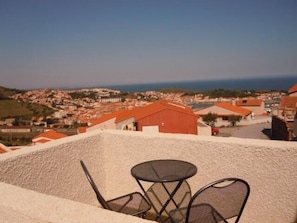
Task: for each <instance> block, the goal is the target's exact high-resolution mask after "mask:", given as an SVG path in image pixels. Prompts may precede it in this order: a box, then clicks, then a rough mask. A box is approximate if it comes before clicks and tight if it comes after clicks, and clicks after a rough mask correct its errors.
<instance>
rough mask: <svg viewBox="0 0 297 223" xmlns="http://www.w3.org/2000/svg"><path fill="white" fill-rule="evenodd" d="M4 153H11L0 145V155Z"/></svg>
mask: <svg viewBox="0 0 297 223" xmlns="http://www.w3.org/2000/svg"><path fill="white" fill-rule="evenodd" d="M6 152H11V150H10V149H9V148H7V147H6V146H5V145H3V144H2V143H0V153H6Z"/></svg>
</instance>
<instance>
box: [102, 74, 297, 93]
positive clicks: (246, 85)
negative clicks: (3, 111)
mask: <svg viewBox="0 0 297 223" xmlns="http://www.w3.org/2000/svg"><path fill="white" fill-rule="evenodd" d="M295 84H297V74H296V75H290V76H283V77H265V78H264V77H263V78H244V79H222V80H196V81H180V82H160V83H143V84H128V85H108V86H101V87H106V88H109V89H114V90H120V91H121V92H129V93H134V92H145V91H157V90H161V89H170V88H175V89H182V90H193V91H198V92H204V91H210V90H215V89H225V90H255V91H259V90H275V91H284V92H287V91H288V90H289V89H290V88H291V87H293V86H294V85H295Z"/></svg>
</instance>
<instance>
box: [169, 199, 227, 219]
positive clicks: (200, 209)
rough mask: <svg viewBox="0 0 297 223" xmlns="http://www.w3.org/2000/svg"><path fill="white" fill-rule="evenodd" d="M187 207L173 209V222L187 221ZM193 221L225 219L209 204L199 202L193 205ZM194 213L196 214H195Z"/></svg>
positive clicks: (171, 216)
mask: <svg viewBox="0 0 297 223" xmlns="http://www.w3.org/2000/svg"><path fill="white" fill-rule="evenodd" d="M187 209H188V208H187V207H184V208H179V209H175V210H172V211H171V212H170V218H171V221H172V223H185V222H186V214H187ZM191 215H192V216H191V217H190V218H191V219H192V221H191V223H218V222H226V221H225V219H224V218H223V217H222V216H221V215H220V214H219V213H218V212H217V211H216V210H215V209H214V208H213V207H212V206H211V205H209V204H198V205H193V206H192V207H191ZM193 215H194V216H193Z"/></svg>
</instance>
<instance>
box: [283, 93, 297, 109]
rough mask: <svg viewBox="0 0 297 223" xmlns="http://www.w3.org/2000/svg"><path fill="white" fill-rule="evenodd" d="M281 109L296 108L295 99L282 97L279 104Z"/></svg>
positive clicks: (296, 98) (296, 100) (296, 99)
mask: <svg viewBox="0 0 297 223" xmlns="http://www.w3.org/2000/svg"><path fill="white" fill-rule="evenodd" d="M280 107H281V108H297V97H292V96H283V97H282V99H281V103H280Z"/></svg>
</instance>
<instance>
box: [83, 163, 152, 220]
mask: <svg viewBox="0 0 297 223" xmlns="http://www.w3.org/2000/svg"><path fill="white" fill-rule="evenodd" d="M80 164H81V166H82V168H83V170H84V172H85V175H86V177H87V179H88V181H89V183H90V184H91V186H92V188H93V190H94V192H95V194H96V196H97V200H98V201H99V203H100V204H101V206H102V207H103V208H105V209H108V210H111V211H116V212H120V213H124V214H129V215H133V216H140V217H145V215H146V212H147V211H148V210H149V209H150V208H151V206H150V204H149V203H148V202H147V200H146V199H145V198H144V196H143V195H142V194H141V193H139V192H132V193H129V194H125V195H123V196H120V197H117V198H114V199H111V200H108V201H106V200H105V199H104V197H103V196H102V194H101V193H100V192H99V189H98V188H97V186H96V184H95V182H94V180H93V178H92V176H91V175H90V173H89V171H88V169H87V167H86V165H85V163H84V162H83V161H82V160H81V161H80Z"/></svg>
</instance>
